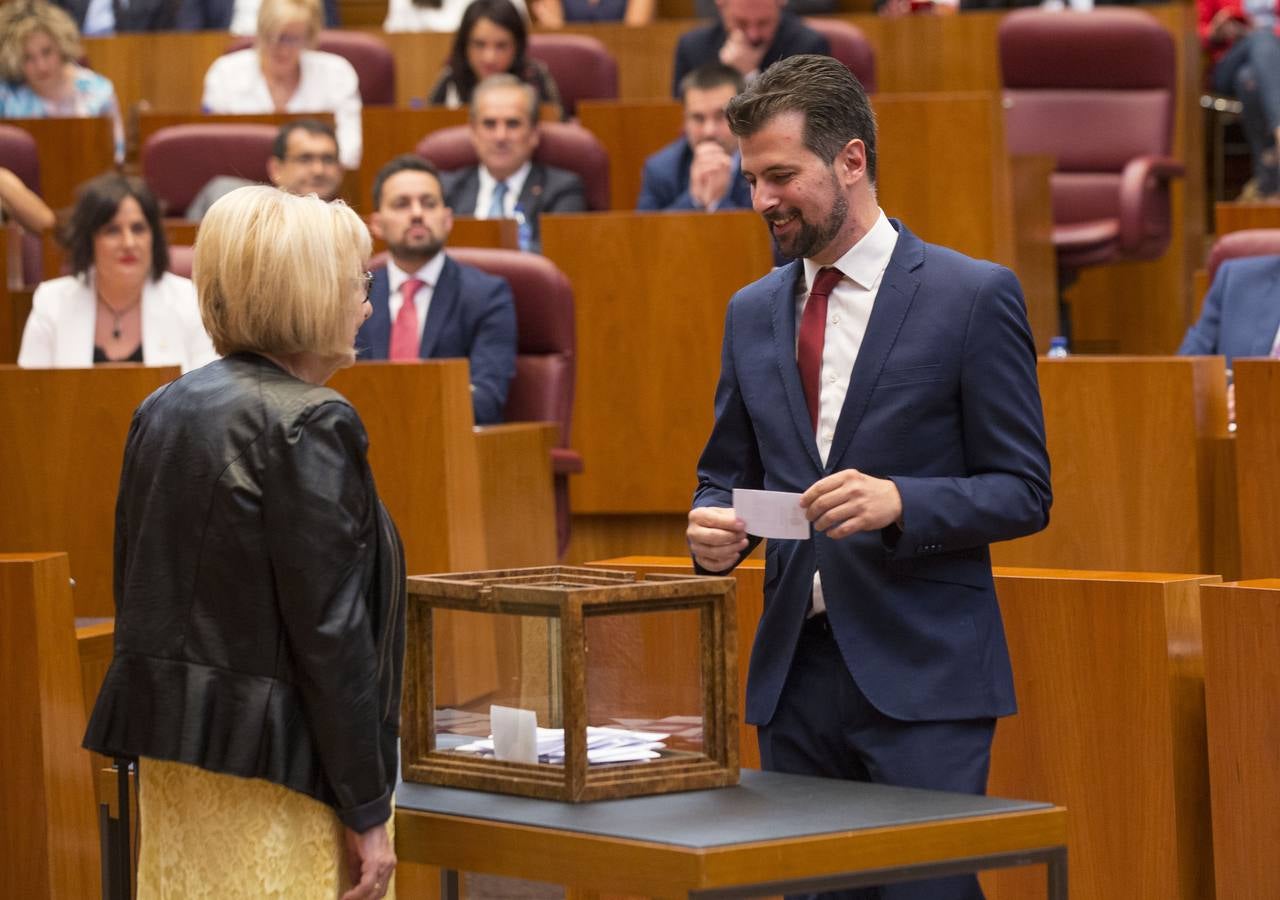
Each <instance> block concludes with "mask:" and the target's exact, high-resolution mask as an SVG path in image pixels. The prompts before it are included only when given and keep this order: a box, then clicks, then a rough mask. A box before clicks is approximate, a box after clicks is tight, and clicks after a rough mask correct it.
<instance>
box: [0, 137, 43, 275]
mask: <svg viewBox="0 0 1280 900" xmlns="http://www.w3.org/2000/svg"><path fill="white" fill-rule="evenodd" d="M0 166H3V167H4V168H6V169H8V170H9V171H11V172H12V173H13V174H14V175H17V176H18V180H20V181H21V182H22V183H23V184H24V185H26V186H27V188H28V189H29V190H31V191H32V192H33V193H36V194H39V193H40V157H39V154H38V153H37V152H36V141H35V138H33V137H32V136H31V135H30V134H28V133H27V132H26V131H24V130H23V129H21V128H18V127H16V126H14V125H0ZM42 260H43V253H42V252H41V248H40V236H39V235H37V234H26V233H24V234H23V235H22V283H23V284H25V285H34V284H38V283H39V282H40V278H41V276H42V274H43V271H42V264H41V263H42Z"/></svg>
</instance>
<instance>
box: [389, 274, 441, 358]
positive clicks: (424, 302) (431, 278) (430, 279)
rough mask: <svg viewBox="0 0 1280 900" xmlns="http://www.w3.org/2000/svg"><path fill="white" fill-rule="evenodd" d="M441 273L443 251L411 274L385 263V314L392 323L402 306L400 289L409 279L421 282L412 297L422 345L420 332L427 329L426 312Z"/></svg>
mask: <svg viewBox="0 0 1280 900" xmlns="http://www.w3.org/2000/svg"><path fill="white" fill-rule="evenodd" d="M442 271H444V253H443V251H442V252H440V253H437V254H436V255H435V256H433V257H431V262H429V263H427V264H426V265H425V266H423V267H422V268H421V269H419V270H418V271H416V272H412V273H410V272H406V271H404V270H403V269H401V268H400V267H399V266H397V265H396V264H395V263H394V262H392V261H388V262H387V286H388V288H389V289H390V291H391V293H390V294H389V295H388V296H387V312H388V313H389V314H390V316H391V321H392V322H393V323H394V322H395V320H396V316H398V315H400V307H402V306H404V295H403V294H401V293H400V288H401V287H402V286H403V285H404V283H405V282H406V281H408V280H409V279H410V278H417V279H418V280H419V281H421V282H422V286H421V287H420V288H418V290H417V291H416V292H415V293H414V295H413V308H414V309H415V310H417V312H418V343H419V344H421V343H422V330H423V329H424V328H426V327H427V310H429V309H430V308H431V298H432V296H433V295H434V294H435V290H436V285H437V284H439V283H440V273H441V272H442Z"/></svg>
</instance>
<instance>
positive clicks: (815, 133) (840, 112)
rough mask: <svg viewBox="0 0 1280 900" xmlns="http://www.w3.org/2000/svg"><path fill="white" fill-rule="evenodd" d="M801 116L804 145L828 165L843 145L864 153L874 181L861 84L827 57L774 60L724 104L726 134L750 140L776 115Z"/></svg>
mask: <svg viewBox="0 0 1280 900" xmlns="http://www.w3.org/2000/svg"><path fill="white" fill-rule="evenodd" d="M788 112H798V113H801V114H803V115H804V145H805V147H806V148H807V149H808V150H809V151H810V152H811V153H813V154H814V155H815V156H817V157H818V158H819V159H821V160H823V161H824V162H826V163H827V165H831V164H832V163H834V162H835V159H836V155H837V154H838V153H839V152H840V151H841V150H842V149H843V148H844V146H845V144H847V143H849V141H851V140H853V139H854V138H858V139H859V140H861V141H862V143H863V144H865V145H866V148H867V178H868V179H870V181H871V183H872V184H875V180H876V117H875V113H873V112H872V111H871V103H870V102H869V101H868V100H867V92H866V91H864V90H863V89H862V83H861V82H859V81H858V79H857V77H856V76H855V75H854V74H853V73H852V72H850V71H849V70H848V69H847V68H846V67H845V65H844V63H841V62H837V61H836V60H834V59H832V58H831V57H830V56H816V55H813V54H804V55H801V56H789V57H787V58H786V59H783V60H779V61H778V62H776V63H774V64H773V65H771V66H770V67H769V68H767V69H765V71H764V72H763V73H762V74H761V75H760V77H759V78H757V79H756V80H755V81H753V82H751V84H749V85H748V86H747V89H746V90H745V91H743V92H742V93H740V94H739V95H738V96H736V97H734V98H733V99H732V100H730V101H729V108H728V109H727V110H726V113H725V114H726V115H727V116H728V119H729V130H730V131H732V132H733V133H734V135H735V136H737V137H739V138H744V137H750V136H751V135H753V134H755V133H756V132H757V131H759V130H760V129H761V128H763V127H764V126H765V125H766V124H767V123H768V122H769V120H770V119H772V118H773V117H774V116H778V115H781V114H782V113H788Z"/></svg>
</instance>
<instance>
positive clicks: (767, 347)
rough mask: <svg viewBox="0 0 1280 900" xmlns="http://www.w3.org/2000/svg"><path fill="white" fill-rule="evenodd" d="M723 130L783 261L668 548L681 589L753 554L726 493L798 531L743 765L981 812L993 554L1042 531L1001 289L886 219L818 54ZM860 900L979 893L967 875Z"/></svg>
mask: <svg viewBox="0 0 1280 900" xmlns="http://www.w3.org/2000/svg"><path fill="white" fill-rule="evenodd" d="M729 122H730V125H731V127H732V128H733V132H734V134H736V135H737V136H738V138H739V139H740V142H741V147H742V170H743V172H744V174H745V175H746V177H747V179H748V180H749V181H751V182H752V184H753V186H754V194H753V201H754V206H755V209H756V210H757V211H758V212H760V213H761V214H762V215H763V216H764V218H765V220H766V221H767V222H768V223H769V225H770V228H771V230H772V232H773V236H774V240H775V241H776V243H777V244H778V246H779V248H780V249H781V250H782V251H783V252H784V253H785V254H786V255H787V256H789V257H792V258H793V259H794V260H795V261H794V262H792V263H790V264H789V265H787V266H785V267H783V268H781V269H776V270H774V271H773V272H772V273H770V274H769V275H766V276H765V277H764V278H762V279H760V280H759V281H757V282H755V283H754V284H751V285H748V286H747V287H746V288H744V289H742V290H741V291H739V292H738V293H737V294H736V295H735V296H734V297H733V299H732V300H731V301H730V302H729V308H728V311H727V315H726V319H725V334H724V347H723V356H722V362H721V374H720V382H719V385H718V386H717V388H716V397H715V424H714V426H713V428H712V432H711V436H710V438H709V440H708V441H707V445H706V449H705V450H704V451H703V454H702V457H701V459H700V460H699V462H698V487H697V490H696V492H695V494H694V501H693V509H692V510H691V511H690V513H689V527H688V532H687V537H688V540H689V545H690V549H691V551H692V554H693V558H694V561H695V563H696V564H697V567H698V568H699V570H700V571H702V572H715V573H720V572H725V571H728V570H730V569H732V568H733V566H735V565H736V564H737V563H738V562H739V561H740V560H741V559H742V558H743V557H744V556H745V555H746V554H747V553H748V552H749V551H750V550H751V549H752V548H753V547H754V546H755V544H756V543H757V542H758V541H759V538H758V537H752V536H749V532H748V527H747V524H746V523H745V522H744V521H743V520H742V519H741V518H740V517H739V515H738V514H737V513H736V512H735V510H734V508H733V506H734V499H733V493H732V492H733V489H734V488H753V489H766V490H770V491H780V492H790V493H793V494H795V495H798V500H793V501H791V503H792V504H793V505H792V508H793V509H794V508H795V504H797V503H798V505H799V507H800V508H801V509H803V510H804V513H805V516H806V517H807V518H808V520H809V522H810V523H811V524H812V528H811V531H810V534H809V536H808V537H807V538H806V539H802V540H800V539H786V540H775V539H772V538H771V539H770V540H769V541H768V546H767V548H766V553H765V567H766V573H765V598H764V612H763V614H762V616H761V619H760V624H759V628H758V630H757V632H756V638H755V644H754V646H753V648H752V651H751V661H750V667H749V671H748V678H747V708H746V719H747V721H748V722H750V723H752V724H754V725H756V726H757V727H758V729H759V732H758V734H759V740H760V755H761V759H762V762H763V764H764V767H765V768H766V769H770V770H775V771H784V772H796V773H803V774H811V775H820V776H826V777H832V778H846V779H853V780H862V781H873V782H880V783H886V784H894V785H905V786H909V787H920V788H930V789H937V790H951V791H961V792H968V793H982V792H984V791H985V789H986V779H987V770H988V763H989V759H990V749H991V739H992V736H993V734H994V730H995V721H996V719H997V717H1000V716H1007V715H1010V714H1012V713H1013V712H1014V711H1015V702H1014V695H1013V679H1012V672H1011V669H1010V663H1009V654H1008V649H1007V647H1006V645H1005V638H1004V631H1003V626H1002V624H1001V619H1000V609H999V606H998V605H997V604H996V596H995V591H994V588H993V580H992V575H991V563H990V554H989V552H988V545H989V544H990V543H992V542H993V541H1001V540H1009V539H1011V538H1016V537H1020V536H1022V535H1025V534H1030V533H1032V532H1035V531H1038V530H1039V529H1041V528H1043V527H1044V526H1045V524H1046V523H1047V522H1048V515H1049V506H1050V503H1051V494H1050V486H1049V460H1048V455H1047V453H1046V450H1045V443H1044V425H1043V416H1042V413H1041V408H1040V394H1039V389H1038V387H1037V383H1036V353H1035V348H1034V346H1033V344H1032V340H1031V332H1030V329H1029V327H1028V325H1027V318H1026V309H1025V304H1024V302H1023V298H1022V293H1021V289H1020V288H1019V285H1018V281H1017V279H1016V278H1015V277H1014V275H1013V273H1011V272H1010V271H1009V270H1007V269H1005V268H1003V267H1001V266H997V265H995V264H993V263H988V262H981V261H978V260H974V259H970V258H968V257H965V256H962V255H960V254H959V253H956V252H954V251H952V250H948V249H946V248H943V247H938V246H935V245H932V244H926V243H925V242H924V241H921V240H920V239H919V238H917V237H916V236H915V235H913V234H911V232H910V231H908V230H907V228H906V227H905V226H904V225H903V224H902V223H900V222H896V221H894V220H891V219H888V218H886V217H885V216H884V214H883V213H882V212H881V211H880V209H879V207H878V204H877V201H876V195H875V120H874V118H873V117H872V114H871V109H870V106H869V104H868V102H867V98H866V94H865V93H864V92H863V90H862V87H861V85H859V84H858V82H857V79H855V78H854V77H853V76H851V75H850V74H849V71H848V70H847V69H846V68H845V67H844V66H843V65H841V64H840V63H838V62H836V61H835V60H833V59H831V58H830V57H821V56H796V57H792V58H790V59H787V60H784V61H782V62H780V63H778V64H776V65H775V66H773V67H772V68H771V69H769V70H768V71H766V72H765V73H764V74H763V75H761V76H760V78H759V79H757V80H756V81H755V82H754V83H753V84H751V85H748V87H747V89H746V91H745V92H744V93H743V94H741V95H740V96H739V97H737V98H735V100H734V101H733V102H732V103H731V104H730V105H729ZM806 126H808V127H806ZM762 530H763V529H762ZM858 896H875V897H877V898H882V900H889V898H893V900H901V898H907V897H911V898H920V900H959V898H964V900H971V898H979V897H981V891H980V889H979V887H978V883H977V880H976V879H975V878H973V877H971V876H964V877H961V878H949V879H943V880H941V881H938V880H935V881H930V882H924V883H917V884H915V885H905V884H904V885H893V886H888V887H884V888H880V889H878V891H877V892H876V893H873V894H859V895H858Z"/></svg>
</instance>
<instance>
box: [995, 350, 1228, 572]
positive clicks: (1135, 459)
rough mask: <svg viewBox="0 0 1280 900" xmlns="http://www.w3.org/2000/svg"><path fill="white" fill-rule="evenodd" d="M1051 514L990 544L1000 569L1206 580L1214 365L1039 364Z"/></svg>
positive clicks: (1183, 361) (1221, 430) (1221, 409)
mask: <svg viewBox="0 0 1280 900" xmlns="http://www.w3.org/2000/svg"><path fill="white" fill-rule="evenodd" d="M1039 374H1040V394H1041V397H1042V398H1043V400H1044V409H1045V426H1046V431H1047V436H1048V445H1049V457H1050V461H1051V464H1052V467H1053V472H1052V479H1053V494H1054V498H1053V509H1052V511H1051V512H1050V516H1049V527H1048V528H1047V529H1045V530H1044V531H1042V532H1040V533H1039V534H1034V535H1031V536H1030V537H1025V538H1021V539H1019V540H1016V541H1009V542H1006V543H1001V544H996V545H995V546H993V547H992V557H993V559H994V560H995V561H996V562H997V563H998V564H1000V565H1023V566H1032V565H1034V566H1050V567H1055V568H1077V569H1109V570H1132V571H1151V572H1213V571H1216V569H1217V567H1218V565H1219V560H1218V557H1217V556H1216V555H1215V549H1214V523H1213V466H1212V459H1213V453H1214V449H1213V447H1212V444H1211V442H1212V441H1213V440H1214V439H1218V438H1222V437H1225V435H1226V421H1227V418H1226V374H1225V371H1224V369H1223V363H1222V358H1221V357H1171V358H1122V357H1120V358H1108V357H1072V358H1070V359H1065V360H1044V359H1042V360H1041V362H1040V366H1039Z"/></svg>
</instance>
